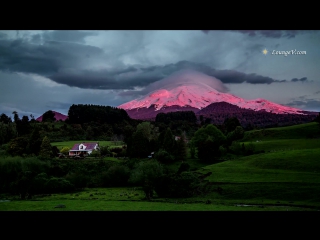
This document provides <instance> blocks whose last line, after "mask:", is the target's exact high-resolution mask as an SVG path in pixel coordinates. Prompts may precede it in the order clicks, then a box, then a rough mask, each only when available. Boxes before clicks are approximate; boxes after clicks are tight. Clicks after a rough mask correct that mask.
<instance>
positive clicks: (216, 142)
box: [192, 124, 226, 161]
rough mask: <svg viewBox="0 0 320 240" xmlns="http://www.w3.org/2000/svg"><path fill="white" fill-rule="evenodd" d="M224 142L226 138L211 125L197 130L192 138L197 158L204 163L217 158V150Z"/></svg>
mask: <svg viewBox="0 0 320 240" xmlns="http://www.w3.org/2000/svg"><path fill="white" fill-rule="evenodd" d="M225 141H226V136H225V135H224V134H223V133H222V132H221V131H220V130H219V129H218V128H217V127H216V126H214V125H212V124H209V125H207V126H205V127H202V128H200V129H199V130H197V131H196V132H195V134H194V136H193V138H192V144H194V146H195V147H196V148H197V150H198V158H199V159H200V160H204V161H205V160H210V159H211V160H212V159H216V158H218V157H219V156H220V150H219V148H220V146H222V145H223V144H224V143H225Z"/></svg>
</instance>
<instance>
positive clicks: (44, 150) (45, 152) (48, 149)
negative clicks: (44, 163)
mask: <svg viewBox="0 0 320 240" xmlns="http://www.w3.org/2000/svg"><path fill="white" fill-rule="evenodd" d="M51 156H52V146H51V144H50V140H49V138H48V137H47V136H45V137H44V138H43V140H42V143H41V147H40V153H39V157H40V158H51Z"/></svg>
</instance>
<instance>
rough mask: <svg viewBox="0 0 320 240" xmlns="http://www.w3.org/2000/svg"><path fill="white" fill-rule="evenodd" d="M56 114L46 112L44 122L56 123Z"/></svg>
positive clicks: (43, 116) (43, 117)
mask: <svg viewBox="0 0 320 240" xmlns="http://www.w3.org/2000/svg"><path fill="white" fill-rule="evenodd" d="M55 121H56V118H55V113H54V112H53V111H52V110H49V111H46V112H45V113H44V114H43V115H42V122H55Z"/></svg>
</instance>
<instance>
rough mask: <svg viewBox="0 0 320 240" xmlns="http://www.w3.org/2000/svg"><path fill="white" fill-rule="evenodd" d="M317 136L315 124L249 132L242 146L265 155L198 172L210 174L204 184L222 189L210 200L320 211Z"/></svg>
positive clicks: (319, 150) (319, 165)
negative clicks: (314, 208)
mask: <svg viewBox="0 0 320 240" xmlns="http://www.w3.org/2000/svg"><path fill="white" fill-rule="evenodd" d="M311 135H312V136H313V138H310V136H311ZM318 135H319V126H318V124H316V123H309V124H301V125H296V126H291V127H281V128H274V129H266V130H255V131H249V132H246V136H245V138H244V141H243V143H244V144H245V145H246V144H248V143H252V144H253V145H255V148H256V150H265V153H260V154H254V155H250V156H246V157H240V158H237V159H234V160H228V161H225V162H222V163H218V164H213V165H209V166H205V167H203V168H201V169H199V170H198V172H199V173H200V174H202V175H204V174H207V175H208V176H207V177H206V178H205V181H207V182H208V184H209V185H211V186H212V189H213V190H214V189H218V188H220V191H219V193H218V192H217V191H216V193H212V194H211V197H212V198H216V199H220V200H223V201H227V202H239V201H241V202H242V203H244V202H246V203H248V202H249V203H252V204H257V203H262V202H263V203H270V204H275V203H286V204H289V203H290V204H298V205H303V206H317V207H320V144H319V143H320V141H319V138H318ZM307 137H308V138H307ZM253 140H256V141H253ZM257 140H259V141H258V142H257ZM213 192H214V191H213Z"/></svg>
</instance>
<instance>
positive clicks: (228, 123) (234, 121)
mask: <svg viewBox="0 0 320 240" xmlns="http://www.w3.org/2000/svg"><path fill="white" fill-rule="evenodd" d="M223 125H224V127H225V130H226V134H228V133H230V132H232V131H234V130H235V129H236V127H237V126H241V124H240V122H239V120H238V118H236V117H231V118H226V119H225V120H224V123H223Z"/></svg>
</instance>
